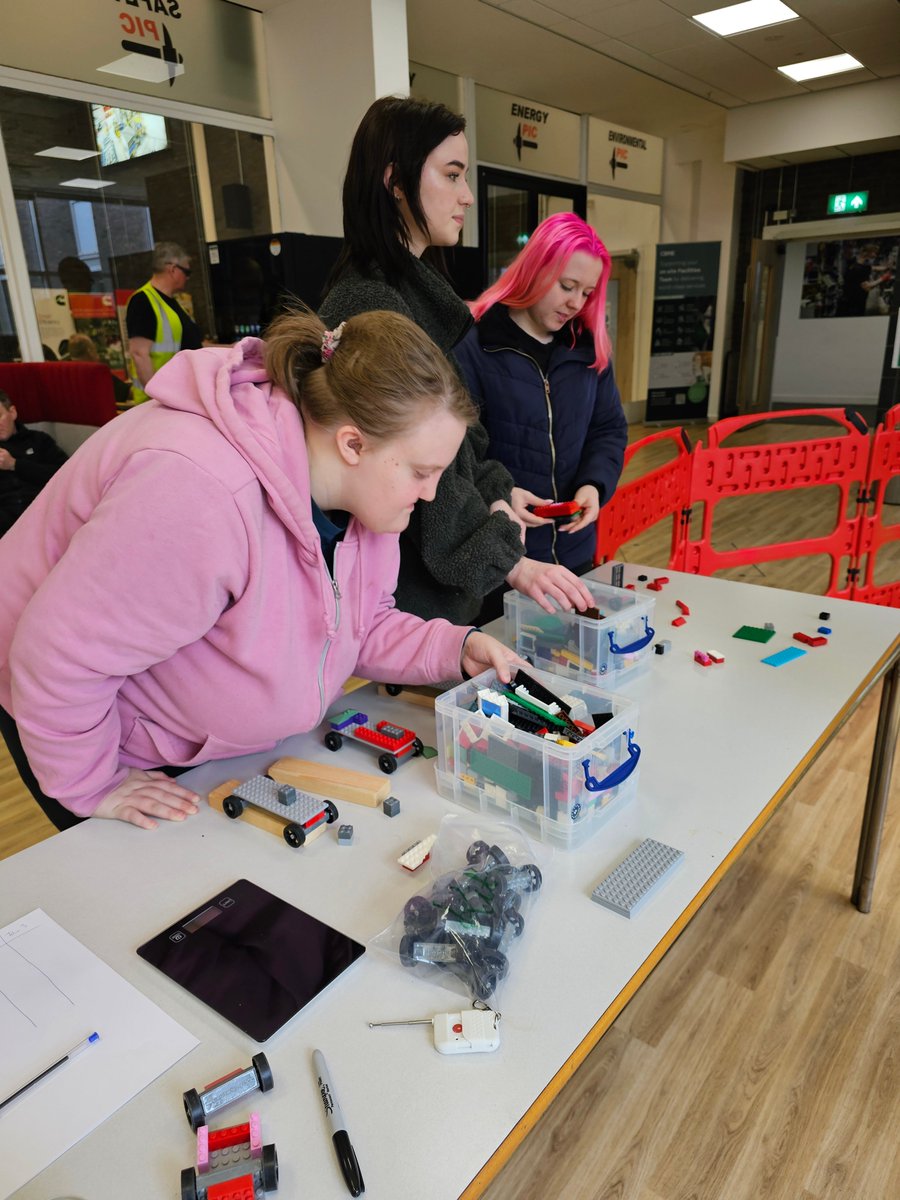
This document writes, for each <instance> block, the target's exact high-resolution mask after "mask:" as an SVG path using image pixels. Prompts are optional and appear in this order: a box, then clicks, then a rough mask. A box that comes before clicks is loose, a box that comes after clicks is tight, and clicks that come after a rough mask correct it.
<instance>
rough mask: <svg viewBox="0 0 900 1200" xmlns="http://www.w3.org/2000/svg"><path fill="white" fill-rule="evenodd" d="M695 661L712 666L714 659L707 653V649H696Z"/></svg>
mask: <svg viewBox="0 0 900 1200" xmlns="http://www.w3.org/2000/svg"><path fill="white" fill-rule="evenodd" d="M694 662H695V663H699V664H700V666H701V667H711V666H712V659H711V658H710V657H709V655H708V654H707V653H706V651H705V650H695V651H694Z"/></svg>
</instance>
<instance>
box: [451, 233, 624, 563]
mask: <svg viewBox="0 0 900 1200" xmlns="http://www.w3.org/2000/svg"><path fill="white" fill-rule="evenodd" d="M609 273H610V257H609V252H608V251H607V249H606V247H605V246H604V245H603V243H602V242H601V241H600V239H599V238H598V237H597V234H596V233H595V232H594V230H593V229H592V228H591V226H590V225H588V224H587V223H586V222H585V221H583V220H582V219H581V217H578V216H576V215H575V214H574V213H557V214H556V215H555V216H552V217H548V218H547V219H546V220H544V221H542V222H541V224H540V225H538V227H537V229H535V231H534V233H533V234H532V235H531V237H530V238H529V239H528V241H527V243H526V244H525V247H524V248H523V249H522V250H521V251H520V252H519V254H518V255H517V256H516V258H515V259H514V260H513V262H512V263H511V264H510V265H509V266H508V267H507V269H506V270H505V271H504V272H503V274H502V275H501V276H500V278H499V279H498V280H497V282H496V283H495V284H493V285H492V286H491V287H489V288H488V289H487V291H485V292H483V293H482V294H481V296H479V297H478V299H477V300H475V301H474V302H473V303H472V304H471V305H470V307H471V309H472V313H473V315H474V317H475V321H476V325H475V327H474V328H473V329H472V330H470V332H469V333H468V334H467V335H466V337H465V339H464V340H463V342H462V343H461V344H460V345H459V346H457V348H456V351H455V353H456V356H457V359H458V360H459V364H460V367H461V369H462V373H463V377H464V379H465V380H466V383H467V384H468V386H469V391H470V393H471V395H472V398H473V400H475V402H476V403H477V404H478V405H479V406H480V409H481V414H480V415H481V421H482V424H483V425H484V427H485V429H486V430H487V432H488V437H489V438H490V443H489V446H488V453H489V454H491V455H493V457H494V458H497V459H499V460H500V462H502V463H503V465H504V466H505V467H506V468H507V469H508V470H509V471H510V472H511V474H512V477H513V479H514V480H515V481H516V484H517V486H518V487H519V488H522V489H523V490H524V494H525V497H526V499H527V501H528V503H529V504H531V505H533V506H535V505H541V504H547V503H550V502H554V501H574V502H575V503H576V504H577V505H578V507H579V509H580V512H576V513H575V515H573V516H572V517H571V518H570V519H569V520H567V521H563V523H562V524H560V525H556V524H555V523H554V521H553V520H552V519H549V518H547V519H544V518H540V517H537V516H535V515H534V514H533V513H527V514H526V515H525V516H524V521H525V524H526V525H527V526H528V527H529V528H528V531H527V535H526V539H525V547H526V550H527V552H528V554H529V555H530V557H532V558H535V559H539V560H540V561H542V562H551V563H553V562H555V563H562V565H563V566H566V567H568V568H569V570H570V571H574V572H575V573H576V574H578V575H580V574H582V573H583V572H584V571H586V570H587V569H588V568H589V567H590V566H591V565H592V561H593V554H594V546H595V543H596V529H595V524H596V521H597V517H598V515H599V513H600V509H601V508H602V506H603V505H604V504H605V503H606V502H607V501H608V500H609V499H610V498H611V496H612V495H613V493H614V492H615V490H616V484H617V483H618V481H619V476H620V475H621V473H622V464H623V461H624V456H625V446H626V444H627V442H628V425H627V422H626V419H625V414H624V412H623V411H622V404H621V401H620V399H619V389H618V388H617V387H616V380H615V375H614V374H613V365H612V360H611V358H610V344H609V337H608V335H607V332H606V285H607V281H608V279H609Z"/></svg>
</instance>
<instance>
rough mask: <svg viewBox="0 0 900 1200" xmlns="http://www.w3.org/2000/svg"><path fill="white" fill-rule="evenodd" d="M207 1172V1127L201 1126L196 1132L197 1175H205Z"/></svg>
mask: <svg viewBox="0 0 900 1200" xmlns="http://www.w3.org/2000/svg"><path fill="white" fill-rule="evenodd" d="M208 1170H209V1126H208V1125H201V1126H200V1128H199V1129H198V1130H197V1174H198V1175H205V1174H206V1172H207V1171H208Z"/></svg>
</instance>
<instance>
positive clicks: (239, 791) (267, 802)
mask: <svg viewBox="0 0 900 1200" xmlns="http://www.w3.org/2000/svg"><path fill="white" fill-rule="evenodd" d="M231 794H232V796H237V797H238V799H240V800H243V801H244V802H245V803H247V804H252V805H253V807H254V808H263V809H265V810H266V812H271V813H275V815H276V816H278V817H284V818H285V820H287V821H293V822H294V823H295V824H297V825H303V826H304V827H305V828H306V829H307V830H309V829H310V828H311V827H314V826H315V825H319V824H321V822H322V821H324V820H325V801H324V800H323V799H322V797H321V796H313V795H311V794H310V793H309V792H301V791H300V790H299V789H298V788H295V787H291V785H290V784H288V783H276V782H275V780H274V779H270V778H269V777H268V775H256V776H255V777H254V778H253V779H248V780H247V782H246V783H242V784H241V785H240V787H236V788H235V789H234V791H233V792H232V793H231ZM282 797H283V798H282ZM285 800H289V803H287V804H286V803H285V802H284V801H285ZM316 817H318V818H319V820H318V821H316V820H315V818H316Z"/></svg>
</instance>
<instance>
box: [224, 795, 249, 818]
mask: <svg viewBox="0 0 900 1200" xmlns="http://www.w3.org/2000/svg"><path fill="white" fill-rule="evenodd" d="M222 808H223V810H224V812H225V816H226V817H231V819H232V821H233V820H234V819H235V818H236V817H239V816H240V815H241V813H242V812H243V811H244V802H243V800H242V799H241V798H240V796H226V797H225V799H224V800H223V801H222Z"/></svg>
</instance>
